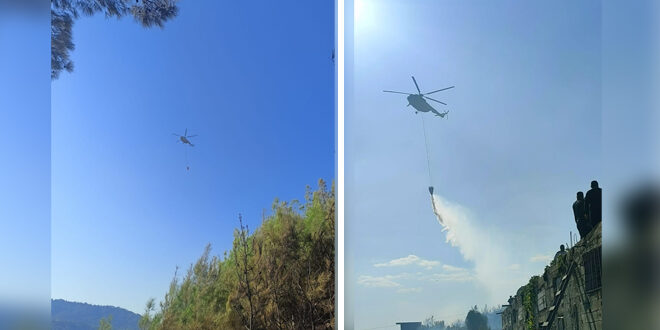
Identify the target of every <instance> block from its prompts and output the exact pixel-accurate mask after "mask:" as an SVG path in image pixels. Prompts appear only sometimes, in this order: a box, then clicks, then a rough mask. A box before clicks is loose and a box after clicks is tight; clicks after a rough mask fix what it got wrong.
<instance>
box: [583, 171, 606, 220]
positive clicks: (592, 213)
mask: <svg viewBox="0 0 660 330" xmlns="http://www.w3.org/2000/svg"><path fill="white" fill-rule="evenodd" d="M602 196H603V194H602V191H601V189H600V188H598V181H596V180H594V181H591V189H589V191H587V195H586V196H585V197H584V203H585V208H586V210H587V217H588V218H589V224H590V225H591V227H592V228H595V227H596V225H597V224H599V223H600V221H601V220H602V208H603V201H602Z"/></svg>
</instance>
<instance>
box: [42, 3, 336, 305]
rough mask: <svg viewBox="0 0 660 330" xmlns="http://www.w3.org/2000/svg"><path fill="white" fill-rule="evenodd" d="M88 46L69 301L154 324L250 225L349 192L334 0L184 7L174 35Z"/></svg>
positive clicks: (61, 113)
mask: <svg viewBox="0 0 660 330" xmlns="http://www.w3.org/2000/svg"><path fill="white" fill-rule="evenodd" d="M74 40H75V43H76V50H75V51H74V52H73V53H72V55H73V60H74V62H75V66H76V67H75V71H74V72H73V73H72V74H67V73H63V74H62V76H61V78H60V79H59V80H57V81H55V82H54V83H53V84H52V126H51V128H52V204H53V209H52V296H53V297H54V298H64V299H68V300H75V301H83V302H88V303H94V304H107V305H116V306H120V307H124V308H127V309H130V310H132V311H136V312H141V311H142V310H143V307H144V303H145V302H146V300H147V299H148V298H149V297H155V298H157V299H158V298H162V297H163V296H164V294H165V292H166V290H167V288H168V283H169V281H170V280H171V278H172V276H173V274H174V270H175V266H177V265H178V266H180V267H182V268H184V269H186V268H187V267H188V265H189V264H190V263H192V262H194V261H195V260H196V259H197V257H198V256H199V255H200V254H201V252H202V251H203V248H204V246H205V245H206V244H207V243H211V244H212V245H213V248H214V251H215V253H217V254H221V253H222V251H224V250H226V249H229V248H230V247H231V242H232V234H233V230H234V228H235V227H236V226H237V225H238V213H242V214H243V217H244V221H245V222H246V223H247V224H248V225H249V226H250V227H251V228H255V227H256V226H257V225H258V224H259V223H260V222H261V214H262V210H264V209H265V210H269V209H270V206H271V204H272V202H273V200H274V198H276V197H277V198H279V199H281V200H291V199H303V197H304V192H305V186H306V185H311V186H312V187H315V186H316V183H317V181H318V179H320V178H323V179H325V180H326V181H328V182H329V181H331V180H332V179H333V178H334V171H335V168H334V164H335V161H334V159H335V155H334V136H335V135H334V127H335V124H334V63H333V62H332V61H331V58H330V57H331V53H332V49H333V47H334V4H333V3H332V2H330V1H312V2H304V3H301V2H298V1H285V2H276V3H275V2H269V1H260V2H258V3H249V4H248V3H229V2H218V1H204V2H199V1H180V14H179V16H178V17H177V18H175V19H174V20H173V21H171V22H169V23H167V25H166V27H165V28H164V29H163V30H161V29H143V28H142V27H140V26H139V25H138V24H136V23H135V22H133V21H132V19H131V18H125V19H122V20H119V21H117V20H114V19H110V20H106V19H104V18H103V17H102V16H97V17H92V18H83V19H81V20H79V21H77V22H76V24H75V27H74ZM186 128H188V133H189V134H198V136H197V137H196V138H193V142H194V143H195V147H194V148H189V149H188V150H187V155H186V149H185V147H184V146H183V145H181V144H177V143H176V142H177V140H176V137H174V136H172V133H179V134H182V133H183V131H184V130H185V129H186ZM186 157H187V161H188V163H189V165H190V171H186Z"/></svg>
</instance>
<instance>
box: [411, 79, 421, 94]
mask: <svg viewBox="0 0 660 330" xmlns="http://www.w3.org/2000/svg"><path fill="white" fill-rule="evenodd" d="M411 77H412V78H413V82H414V83H415V87H417V93H419V94H422V91H420V90H419V85H417V80H415V76H411Z"/></svg>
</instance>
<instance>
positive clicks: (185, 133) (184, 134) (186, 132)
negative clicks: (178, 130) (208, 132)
mask: <svg viewBox="0 0 660 330" xmlns="http://www.w3.org/2000/svg"><path fill="white" fill-rule="evenodd" d="M186 135H188V129H187V128H186V131H185V132H184V133H183V136H186Z"/></svg>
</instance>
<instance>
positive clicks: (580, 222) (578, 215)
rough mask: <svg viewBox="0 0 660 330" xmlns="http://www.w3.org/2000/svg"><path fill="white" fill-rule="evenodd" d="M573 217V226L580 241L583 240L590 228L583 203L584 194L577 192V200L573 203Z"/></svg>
mask: <svg viewBox="0 0 660 330" xmlns="http://www.w3.org/2000/svg"><path fill="white" fill-rule="evenodd" d="M573 216H574V217H575V224H576V225H577V229H578V231H579V232H580V239H583V238H584V237H585V236H587V234H588V233H589V232H590V231H591V229H592V227H591V224H590V223H589V219H588V218H587V209H586V205H585V202H584V193H583V192H581V191H578V192H577V200H576V201H575V202H574V203H573Z"/></svg>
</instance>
